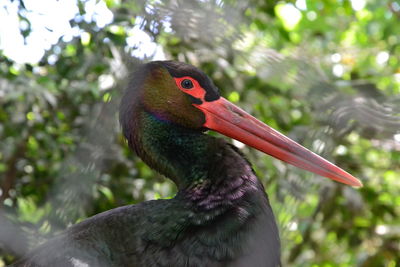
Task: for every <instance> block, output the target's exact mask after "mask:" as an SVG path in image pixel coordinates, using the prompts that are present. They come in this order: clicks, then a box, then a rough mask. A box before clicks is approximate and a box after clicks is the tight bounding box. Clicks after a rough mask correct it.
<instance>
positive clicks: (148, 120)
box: [130, 110, 213, 190]
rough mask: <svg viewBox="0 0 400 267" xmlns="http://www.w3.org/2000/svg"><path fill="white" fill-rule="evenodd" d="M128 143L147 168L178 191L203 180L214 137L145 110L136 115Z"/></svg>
mask: <svg viewBox="0 0 400 267" xmlns="http://www.w3.org/2000/svg"><path fill="white" fill-rule="evenodd" d="M136 122H137V125H136V127H135V128H136V129H141V130H140V131H137V132H135V133H134V135H133V140H130V144H131V146H133V148H134V150H135V151H136V153H137V154H138V156H139V157H141V158H142V159H143V161H144V162H146V163H147V164H148V165H149V166H150V167H152V168H153V169H155V170H157V171H158V172H160V173H161V174H164V175H165V176H166V177H168V178H170V179H171V180H173V181H174V183H175V184H176V185H177V187H178V189H179V190H183V189H184V188H186V187H189V186H191V184H192V183H196V182H198V181H201V180H203V179H204V178H205V177H206V176H207V172H208V170H207V167H208V164H209V163H210V160H209V158H208V156H209V155H207V152H208V151H210V149H212V142H210V141H211V140H212V139H213V138H211V137H210V136H207V135H205V134H203V133H201V132H199V131H195V130H191V129H187V128H183V127H181V126H179V125H176V124H173V123H171V122H169V121H166V120H163V119H160V118H158V117H157V116H156V115H154V114H152V113H150V112H147V111H145V110H143V111H141V112H139V113H138V114H137V117H136Z"/></svg>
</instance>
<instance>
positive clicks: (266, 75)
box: [0, 0, 400, 267]
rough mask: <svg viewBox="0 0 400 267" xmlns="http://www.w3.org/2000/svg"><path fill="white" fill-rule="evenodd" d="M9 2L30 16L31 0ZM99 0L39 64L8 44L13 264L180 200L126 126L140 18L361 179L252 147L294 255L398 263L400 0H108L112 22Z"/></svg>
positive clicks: (1, 158)
mask: <svg viewBox="0 0 400 267" xmlns="http://www.w3.org/2000/svg"><path fill="white" fill-rule="evenodd" d="M12 2H18V3H19V5H18V7H19V9H18V15H19V19H20V20H21V21H26V22H28V25H31V23H30V22H29V19H28V18H27V16H26V14H27V10H26V7H25V5H24V2H23V1H22V0H19V1H16V0H15V1H12ZM87 2H88V1H84V0H79V1H77V5H78V7H79V13H78V14H76V16H75V18H72V19H71V21H70V24H71V26H73V27H77V28H78V29H79V30H80V31H79V32H80V33H79V34H78V35H76V36H75V37H74V38H73V39H72V40H68V41H63V39H60V40H59V42H58V43H57V44H55V45H53V46H52V47H51V48H50V49H48V50H47V51H46V53H45V55H44V57H43V58H42V59H41V61H40V62H38V63H35V64H21V63H17V62H14V61H13V60H12V59H11V58H9V57H8V56H7V55H5V54H4V53H3V52H2V51H1V50H0V138H1V142H0V188H1V191H0V192H1V193H0V208H1V214H0V226H1V227H2V228H3V232H2V231H0V266H3V265H4V264H7V263H10V262H12V261H13V260H14V259H15V258H16V257H18V256H21V254H24V253H25V252H26V251H27V250H28V249H29V248H32V247H34V246H35V245H36V244H37V243H38V242H41V241H43V240H45V239H47V238H49V237H51V236H53V235H54V234H56V233H57V232H59V231H61V230H63V229H65V228H66V227H67V226H68V225H70V224H71V223H72V224H73V223H76V222H78V221H81V220H83V219H84V218H87V217H88V216H91V215H93V214H97V213H99V212H101V211H104V210H108V209H111V208H115V207H118V206H121V205H126V204H131V203H137V202H140V201H144V200H148V199H154V198H165V197H171V196H173V194H174V192H175V190H176V189H175V187H174V185H173V184H172V183H171V182H170V181H168V180H166V179H164V177H162V176H161V175H159V174H157V173H155V172H154V171H152V170H151V169H150V168H149V167H148V166H146V165H145V164H144V163H142V162H141V161H140V159H138V158H137V157H136V156H135V155H134V153H133V152H131V151H129V150H128V148H127V146H126V144H125V142H124V140H123V138H122V136H121V133H120V129H119V126H118V123H117V120H118V119H117V118H118V116H117V109H118V103H119V96H120V94H121V92H122V90H123V89H124V87H125V85H126V77H127V75H128V73H129V72H130V71H131V70H132V69H134V66H135V65H136V64H138V62H140V61H142V60H143V58H138V57H140V56H138V54H137V51H138V50H140V49H141V46H140V45H132V44H130V43H129V41H128V40H129V38H133V39H135V38H142V35H139V34H138V31H137V29H139V30H140V31H143V32H145V33H146V34H147V35H148V36H149V38H150V40H151V41H152V42H154V43H156V44H158V45H159V46H160V47H162V49H163V51H164V53H165V56H166V57H167V58H168V59H175V60H180V61H186V62H189V63H192V64H194V65H196V66H198V67H200V68H201V69H202V70H204V71H205V72H206V73H207V74H209V75H210V76H211V77H212V79H213V80H214V81H215V83H216V85H217V86H218V87H219V88H220V90H221V93H222V95H224V96H226V97H227V98H229V100H231V101H233V102H236V103H238V105H240V106H242V107H243V108H244V109H246V110H247V111H249V112H251V113H252V114H253V115H255V116H256V117H258V118H260V119H261V120H263V121H264V122H266V123H268V124H269V125H271V126H272V127H274V128H276V129H278V130H280V131H281V132H283V133H285V134H287V135H289V136H290V137H291V138H293V139H295V140H297V141H298V142H300V143H302V144H303V145H305V146H307V147H310V148H311V149H312V150H314V151H316V152H318V153H319V154H321V155H323V156H324V157H326V158H328V159H329V160H331V161H333V162H335V163H337V164H338V165H339V166H341V167H343V168H344V169H346V170H347V171H349V172H350V173H352V174H353V175H354V176H356V177H359V178H360V179H361V180H362V181H363V183H364V187H363V188H360V189H355V188H350V187H346V186H343V185H340V184H337V183H334V182H331V181H329V180H327V179H322V178H320V177H315V175H312V174H310V173H307V172H305V171H301V170H298V169H295V168H292V167H289V166H287V165H285V164H283V163H281V162H279V161H277V160H274V159H271V158H270V157H268V156H265V155H263V154H261V153H259V152H257V151H254V150H251V149H248V148H242V150H243V151H244V153H245V154H246V155H248V157H249V159H250V161H251V162H252V163H253V164H254V168H255V170H256V172H257V174H258V176H259V178H260V179H261V180H262V182H263V183H264V184H265V185H266V190H267V192H268V194H269V196H270V199H271V202H272V205H273V208H274V210H275V214H276V217H277V220H278V222H279V225H280V228H281V237H282V241H283V262H284V265H285V266H324V267H328V266H390V267H394V266H399V265H398V264H399V262H400V256H399V255H400V27H399V23H400V3H399V2H398V1H391V0H383V1H379V0H375V1H373V0H371V1H360V0H359V1H356V0H354V1H349V0H341V1H330V0H323V1H310V0H308V1H305V0H304V1H279V2H275V1H271V0H266V1H264V0H262V1H261V0H248V1H235V0H225V1H222V0H220V1H214V0H206V1H200V0H199V1H196V0H191V1H182V0H178V1H172V0H171V1H169V0H166V1H152V0H137V1H132V0H130V1H118V0H104V2H105V3H106V5H107V8H108V9H109V10H111V11H112V13H113V20H112V22H111V23H109V24H107V25H105V26H104V27H99V26H98V25H97V24H96V20H95V19H93V20H91V21H87V20H84V19H82V18H83V17H84V15H85V14H86V13H87V9H86V7H87V6H86V4H87ZM92 2H93V1H92ZM98 2H102V1H98ZM0 8H2V7H0ZM134 29H136V30H134ZM21 34H22V35H23V36H24V37H28V36H29V35H30V27H25V28H24V29H21ZM144 60H145V61H147V60H151V56H149V58H146V59H144ZM6 227H8V228H7V229H14V230H13V231H15V233H13V234H12V235H11V236H12V237H11V239H10V237H9V236H8V237H7V235H6V234H5V233H4V232H5V229H6Z"/></svg>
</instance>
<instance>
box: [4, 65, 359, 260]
mask: <svg viewBox="0 0 400 267" xmlns="http://www.w3.org/2000/svg"><path fill="white" fill-rule="evenodd" d="M120 124H121V126H122V132H123V135H124V137H125V138H126V140H127V143H128V146H129V147H130V148H131V149H132V150H133V151H134V152H135V153H136V154H137V155H138V156H139V157H140V158H141V159H142V160H143V161H144V162H145V163H146V164H148V165H149V166H150V167H151V168H152V169H154V170H156V171H157V172H159V173H161V174H163V175H164V176H166V177H168V178H169V179H171V180H172V181H173V182H174V183H175V184H176V187H177V193H176V195H175V197H173V198H171V199H159V200H150V201H145V202H142V203H139V204H135V205H127V206H123V207H118V208H115V209H112V210H109V211H105V212H103V213H100V214H97V215H95V216H93V217H91V218H88V219H86V220H84V221H82V222H80V223H78V224H76V225H73V226H71V227H70V228H68V229H67V230H66V231H64V232H62V233H61V234H59V235H58V236H56V237H54V238H53V239H50V240H49V241H47V242H46V243H44V244H43V245H41V246H39V247H38V248H37V249H34V250H33V251H32V252H30V253H28V255H26V256H25V257H23V258H22V259H21V260H19V261H18V262H16V263H15V264H14V265H12V266H14V267H16V266H19V267H20V266H25V267H28V266H29V267H33V266H35V267H47V266H68V267H69V266H124V267H125V266H127V267H138V266H146V267H152V266H174V267H180V266H184V267H222V266H229V267H245V266H252V267H276V266H281V256H280V255H281V252H280V251H281V245H280V237H279V230H278V227H277V223H276V220H275V217H274V214H273V211H272V208H271V205H270V202H269V199H268V196H267V194H266V190H265V189H264V186H263V184H262V183H261V182H260V181H259V179H258V178H257V176H256V174H255V172H254V170H253V168H252V166H251V163H250V162H249V161H248V160H247V159H246V157H245V156H244V154H243V153H242V152H241V151H240V150H239V149H238V148H236V147H235V146H233V145H232V144H231V142H229V141H227V140H226V139H224V138H221V137H215V136H212V135H209V134H207V131H208V130H213V131H216V132H219V133H221V134H222V135H225V136H228V137H230V138H233V139H236V140H238V141H240V142H242V143H244V144H246V145H248V146H250V147H253V148H255V149H257V150H259V151H262V152H264V153H266V154H269V155H271V156H273V157H275V158H277V159H279V160H282V161H284V162H287V163H289V164H292V165H294V166H297V167H299V168H302V169H305V170H308V171H311V172H313V173H316V174H319V175H321V176H325V177H327V178H330V179H332V180H335V181H337V182H340V183H344V184H347V185H350V186H362V184H361V182H360V181H359V180H358V179H357V178H355V177H354V176H352V175H351V174H349V173H347V172H346V171H344V170H342V169H341V168H339V167H337V166H336V165H334V164H332V163H330V162H329V161H327V160H325V159H323V158H322V157H320V156H318V155H317V154H315V153H313V152H312V151H310V150H308V149H306V148H305V147H303V146H301V145H300V144H298V143H296V142H295V141H293V140H291V139H289V138H288V137H286V136H285V135H283V134H281V133H279V132H278V131H276V130H274V129H273V128H271V127H269V126H268V125H266V124H264V123H263V122H261V121H260V120H258V119H256V118H255V117H253V116H252V115H250V114H249V113H247V112H245V111H244V110H242V109H241V108H239V107H237V106H236V105H234V104H233V103H231V102H229V101H228V100H227V99H225V98H224V97H222V96H221V95H220V93H219V90H218V88H217V87H216V85H215V84H214V83H213V82H212V80H211V79H210V78H209V77H208V76H207V75H206V74H205V73H204V72H203V71H201V70H200V69H198V68H196V67H194V66H192V65H190V64H186V63H182V62H177V61H171V60H165V61H151V62H148V63H145V64H142V65H140V66H139V67H138V68H137V70H136V71H135V72H134V73H133V74H132V75H131V77H130V79H129V82H128V86H127V88H126V91H125V93H124V95H123V96H122V99H121V104H120Z"/></svg>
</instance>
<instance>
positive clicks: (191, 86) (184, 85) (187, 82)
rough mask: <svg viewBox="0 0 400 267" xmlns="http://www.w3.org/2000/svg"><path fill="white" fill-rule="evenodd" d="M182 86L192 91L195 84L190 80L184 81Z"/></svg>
mask: <svg viewBox="0 0 400 267" xmlns="http://www.w3.org/2000/svg"><path fill="white" fill-rule="evenodd" d="M181 85H182V87H183V88H185V89H191V88H193V83H192V81H191V80H188V79H185V80H183V81H182V82H181Z"/></svg>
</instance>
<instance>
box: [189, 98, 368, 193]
mask: <svg viewBox="0 0 400 267" xmlns="http://www.w3.org/2000/svg"><path fill="white" fill-rule="evenodd" d="M195 106H196V107H197V108H199V109H200V110H202V111H203V112H204V114H205V116H206V122H205V124H204V127H207V128H208V129H211V130H214V131H217V132H219V133H221V134H223V135H226V136H229V137H231V138H234V139H236V140H238V141H240V142H242V143H245V144H247V145H249V146H251V147H254V148H256V149H258V150H260V151H262V152H264V153H267V154H269V155H271V156H273V157H275V158H277V159H280V160H282V161H285V162H287V163H290V164H292V165H294V166H296V167H299V168H302V169H305V170H308V171H311V172H313V173H316V174H319V175H322V176H325V177H328V178H330V179H332V180H335V181H338V182H341V183H344V184H348V185H351V186H362V183H361V182H360V181H359V180H358V179H357V178H355V177H354V176H352V175H351V174H349V173H347V172H345V171H344V170H342V169H341V168H339V167H337V166H336V165H334V164H332V163H330V162H329V161H327V160H326V159H324V158H322V157H320V156H318V155H317V154H315V153H314V152H312V151H310V150H308V149H307V148H305V147H303V146H301V145H300V144H298V143H296V142H295V141H293V140H291V139H290V138H288V137H286V136H284V135H283V134H281V133H279V132H278V131H276V130H274V129H272V128H271V127H269V126H268V125H266V124H264V123H263V122H261V121H259V120H257V119H256V118H254V117H253V116H251V115H250V114H248V113H247V112H245V111H244V110H242V109H240V108H239V107H237V106H235V105H234V104H232V103H231V102H229V101H228V100H226V99H225V98H223V97H220V98H219V99H218V100H216V101H212V102H206V101H205V102H203V103H202V104H200V105H196V104H195Z"/></svg>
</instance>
